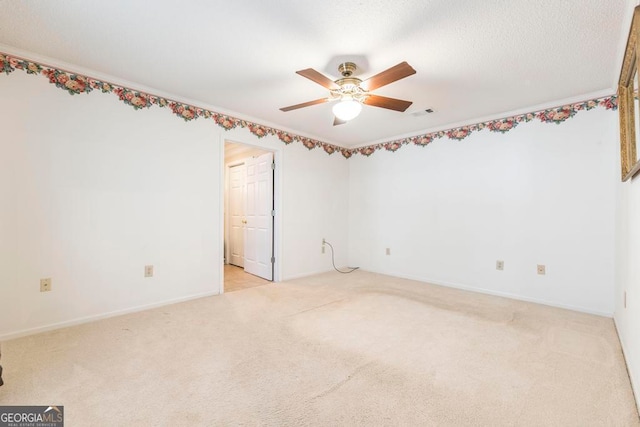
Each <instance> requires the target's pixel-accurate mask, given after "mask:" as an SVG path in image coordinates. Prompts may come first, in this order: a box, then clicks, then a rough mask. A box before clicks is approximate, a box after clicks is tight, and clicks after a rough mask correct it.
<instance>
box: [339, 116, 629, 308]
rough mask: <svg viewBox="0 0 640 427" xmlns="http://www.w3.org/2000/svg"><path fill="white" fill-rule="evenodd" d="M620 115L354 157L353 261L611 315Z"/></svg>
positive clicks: (534, 124)
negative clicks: (541, 268)
mask: <svg viewBox="0 0 640 427" xmlns="http://www.w3.org/2000/svg"><path fill="white" fill-rule="evenodd" d="M617 120H618V117H617V114H616V113H614V112H610V111H605V110H601V109H597V110H592V111H588V112H581V113H579V114H578V115H577V116H576V117H574V118H573V119H570V120H569V121H567V122H565V123H564V124H562V125H555V124H545V123H540V122H537V121H536V122H531V123H528V124H521V125H520V126H519V127H518V128H516V129H514V130H512V131H511V132H509V133H507V134H504V135H502V134H496V133H491V132H489V131H487V130H484V131H482V132H478V133H475V134H472V135H471V136H470V137H468V138H467V139H465V140H463V141H460V142H456V141H451V140H448V139H441V140H438V141H435V142H433V143H432V144H431V145H429V146H427V147H416V146H408V147H404V148H402V149H400V150H398V151H397V152H395V153H391V152H376V153H375V154H373V155H372V156H371V157H370V158H363V157H362V156H354V158H352V159H351V160H350V194H351V197H350V221H349V262H350V264H353V265H359V266H360V267H361V268H363V269H365V270H370V271H375V272H380V273H384V274H391V275H394V276H400V277H408V278H413V279H418V280H422V281H427V282H431V283H437V284H443V285H448V286H454V287H461V288H467V289H471V290H476V291H481V292H488V293H493V294H498V295H505V296H511V297H515V298H519V299H525V300H532V301H537V302H542V303H546V304H551V305H557V306H562V307H568V308H573V309H576V310H583V311H587V312H594V313H601V314H606V315H611V314H612V313H613V291H612V289H613V280H614V246H615V243H614V220H615V202H616V200H615V185H616V184H615V179H616V177H617V176H618V169H617V167H618V166H617V158H618V157H617V156H618V153H617V150H618V139H617V133H616V132H617ZM387 247H388V248H391V255H390V256H386V255H385V248H387ZM496 260H504V262H505V269H504V271H497V270H496V267H495V263H496ZM537 264H545V265H546V270H547V274H546V275H545V276H540V275H537V273H536V265H537Z"/></svg>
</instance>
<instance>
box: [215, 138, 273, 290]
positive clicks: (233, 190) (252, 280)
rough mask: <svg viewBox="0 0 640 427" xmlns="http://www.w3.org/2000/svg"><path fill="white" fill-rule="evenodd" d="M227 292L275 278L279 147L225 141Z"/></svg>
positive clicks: (225, 255) (225, 278) (225, 263)
mask: <svg viewBox="0 0 640 427" xmlns="http://www.w3.org/2000/svg"><path fill="white" fill-rule="evenodd" d="M224 169H225V174H224V177H225V178H224V181H225V183H224V190H225V191H224V236H225V237H224V285H223V292H231V291H234V290H238V289H245V288H248V287H254V286H260V285H264V284H267V283H270V282H271V281H273V279H274V263H275V257H274V225H275V224H274V222H275V221H274V220H275V205H274V169H275V163H274V153H273V152H271V151H268V150H264V149H261V148H257V147H253V146H249V145H245V144H241V143H235V142H225V145H224Z"/></svg>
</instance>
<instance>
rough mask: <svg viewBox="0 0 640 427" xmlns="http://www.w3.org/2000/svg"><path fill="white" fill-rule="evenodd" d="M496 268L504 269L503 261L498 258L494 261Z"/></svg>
mask: <svg viewBox="0 0 640 427" xmlns="http://www.w3.org/2000/svg"><path fill="white" fill-rule="evenodd" d="M496 270H500V271H502V270H504V261H502V260H498V261H496Z"/></svg>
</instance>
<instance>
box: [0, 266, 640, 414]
mask: <svg viewBox="0 0 640 427" xmlns="http://www.w3.org/2000/svg"><path fill="white" fill-rule="evenodd" d="M2 357H3V365H4V367H5V383H6V385H5V386H4V387H2V388H0V405H12V404H38V405H49V404H60V405H64V406H65V416H66V421H67V425H69V426H99V425H105V426H112V425H136V426H137V425H154V426H155V425H165V426H181V425H184V426H196V425H243V426H252V425H272V426H288V425H296V426H297V425H318V426H343V425H344V426H355V425H366V426H371V425H402V426H417V425H436V426H440V425H441V426H449V425H455V426H460V425H468V426H472V425H473V426H503V425H505V426H547V425H548V426H638V425H640V421H639V419H638V413H637V410H636V408H635V405H634V401H633V396H632V391H631V388H630V384H629V379H628V377H627V373H626V370H625V366H624V362H623V359H622V354H621V351H620V345H619V342H618V340H617V337H616V333H615V330H614V326H613V322H612V320H611V319H607V318H602V317H597V316H592V315H586V314H581V313H576V312H571V311H567V310H561V309H556V308H551V307H546V306H540V305H536V304H530V303H524V302H518V301H512V300H508V299H503V298H497V297H492V296H487V295H481V294H475V293H469V292H464V291H459V290H454V289H447V288H442V287H438V286H432V285H426V284H423V283H419V282H414V281H410V280H402V279H397V278H392V277H388V276H382V275H376V274H372V273H367V272H364V271H357V272H355V273H353V274H350V275H340V274H338V273H327V274H322V275H318V276H313V277H309V278H304V279H299V280H295V281H291V282H286V283H275V284H272V285H269V286H260V287H256V288H251V289H246V290H241V291H237V292H233V293H229V294H225V295H223V296H218V297H210V298H203V299H199V300H194V301H190V302H186V303H181V304H175V305H171V306H166V307H162V308H158V309H154V310H149V311H146V312H141V313H135V314H131V315H126V316H121V317H117V318H112V319H107V320H102V321H98V322H94V323H90V324H86V325H81V326H77V327H72V328H67V329H63V330H58V331H54V332H49V333H44V334H40V335H35V336H31V337H26V338H21V339H17V340H12V341H8V342H5V343H3V347H2Z"/></svg>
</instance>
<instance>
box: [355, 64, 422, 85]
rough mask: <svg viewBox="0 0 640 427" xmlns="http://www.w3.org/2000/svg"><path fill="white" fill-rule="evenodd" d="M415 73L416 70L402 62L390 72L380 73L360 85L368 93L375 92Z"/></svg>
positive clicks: (390, 69) (389, 70)
mask: <svg viewBox="0 0 640 427" xmlns="http://www.w3.org/2000/svg"><path fill="white" fill-rule="evenodd" d="M415 73H416V70H414V69H413V67H412V66H411V65H409V64H407V63H406V62H401V63H399V64H398V65H396V66H394V67H391V68H389V69H388V70H385V71H383V72H381V73H378V74H376V75H375V76H373V77H369V78H368V79H367V80H365V81H363V82H362V83H361V84H360V87H361V88H362V89H364V90H366V91H371V90H375V89H378V88H379V87H382V86H385V85H388V84H389V83H393V82H395V81H398V80H400V79H404V78H405V77H409V76H411V75H413V74H415Z"/></svg>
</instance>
